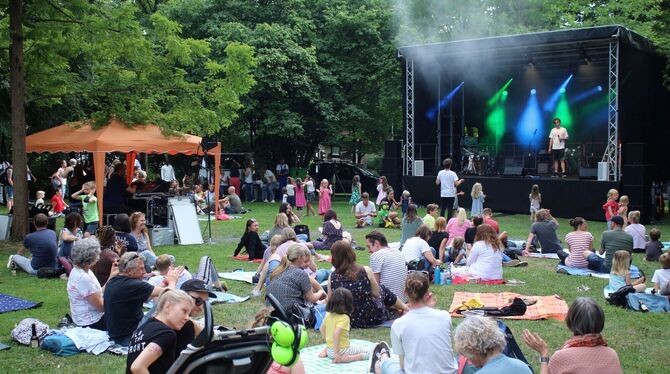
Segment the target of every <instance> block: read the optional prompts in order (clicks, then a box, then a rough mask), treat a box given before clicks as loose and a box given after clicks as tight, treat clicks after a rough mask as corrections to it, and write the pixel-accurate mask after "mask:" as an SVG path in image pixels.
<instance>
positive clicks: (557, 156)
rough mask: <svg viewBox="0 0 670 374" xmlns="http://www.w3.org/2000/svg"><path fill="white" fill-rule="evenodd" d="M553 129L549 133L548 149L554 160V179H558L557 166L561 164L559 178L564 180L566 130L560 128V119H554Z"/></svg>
mask: <svg viewBox="0 0 670 374" xmlns="http://www.w3.org/2000/svg"><path fill="white" fill-rule="evenodd" d="M553 122H554V128H553V129H551V131H550V132H549V149H548V150H547V152H551V157H552V158H553V160H554V178H556V177H558V164H559V161H560V164H561V177H563V178H565V141H566V140H568V130H566V129H565V127H561V119H560V118H554V120H553Z"/></svg>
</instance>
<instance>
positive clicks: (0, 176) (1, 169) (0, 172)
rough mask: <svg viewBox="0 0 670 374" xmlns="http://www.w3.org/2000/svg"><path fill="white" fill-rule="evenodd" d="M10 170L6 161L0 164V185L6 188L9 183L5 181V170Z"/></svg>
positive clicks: (10, 165) (9, 165)
mask: <svg viewBox="0 0 670 374" xmlns="http://www.w3.org/2000/svg"><path fill="white" fill-rule="evenodd" d="M11 168H12V164H10V163H9V162H7V161H3V162H0V184H2V185H4V186H6V185H7V184H8V183H9V181H8V180H7V170H9V169H11Z"/></svg>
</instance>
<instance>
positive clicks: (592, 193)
mask: <svg viewBox="0 0 670 374" xmlns="http://www.w3.org/2000/svg"><path fill="white" fill-rule="evenodd" d="M459 177H460V178H464V179H465V182H463V184H461V186H460V187H459V191H463V192H465V194H464V195H463V196H459V197H458V203H459V205H460V206H461V207H463V208H465V209H468V210H469V209H470V206H471V204H472V199H471V198H470V191H471V190H472V185H473V184H474V183H476V182H479V183H481V184H482V186H483V187H484V193H485V194H486V199H485V202H484V206H486V207H489V208H491V209H492V210H493V212H494V213H529V212H530V202H529V199H528V194H529V193H530V188H531V186H532V185H534V184H537V185H539V186H540V192H541V193H542V207H543V208H547V209H550V210H551V213H552V214H553V215H555V216H556V217H574V216H581V217H584V218H586V219H587V220H591V221H603V220H604V219H605V213H604V212H603V209H602V204H604V203H605V200H606V196H607V191H608V190H609V189H610V188H616V189H620V188H621V186H620V184H619V183H618V182H598V181H595V180H579V179H575V178H566V179H555V178H549V177H542V178H539V179H535V178H533V179H531V178H528V177H505V176H500V177H487V176H481V175H459ZM435 179H436V177H435V176H425V177H412V176H405V177H403V179H402V183H403V186H404V188H405V189H407V190H408V191H412V200H413V201H414V202H415V203H416V204H420V205H423V206H425V205H426V204H430V203H437V204H439V202H440V187H439V186H437V185H435Z"/></svg>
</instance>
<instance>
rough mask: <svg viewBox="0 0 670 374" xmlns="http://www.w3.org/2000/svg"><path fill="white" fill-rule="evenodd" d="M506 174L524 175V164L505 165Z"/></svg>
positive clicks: (504, 172) (504, 173)
mask: <svg viewBox="0 0 670 374" xmlns="http://www.w3.org/2000/svg"><path fill="white" fill-rule="evenodd" d="M503 175H505V176H522V175H523V166H505V170H504V171H503Z"/></svg>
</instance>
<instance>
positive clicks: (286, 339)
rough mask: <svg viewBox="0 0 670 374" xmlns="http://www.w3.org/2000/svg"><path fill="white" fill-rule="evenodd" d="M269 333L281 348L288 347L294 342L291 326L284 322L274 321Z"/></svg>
mask: <svg viewBox="0 0 670 374" xmlns="http://www.w3.org/2000/svg"><path fill="white" fill-rule="evenodd" d="M270 333H271V334H272V338H274V341H275V342H276V343H277V344H279V345H280V346H282V347H290V346H291V345H293V341H294V340H295V334H293V329H292V328H291V325H289V324H288V323H286V322H284V321H276V322H275V323H273V324H272V326H271V327H270Z"/></svg>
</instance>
